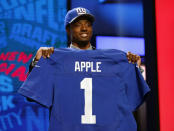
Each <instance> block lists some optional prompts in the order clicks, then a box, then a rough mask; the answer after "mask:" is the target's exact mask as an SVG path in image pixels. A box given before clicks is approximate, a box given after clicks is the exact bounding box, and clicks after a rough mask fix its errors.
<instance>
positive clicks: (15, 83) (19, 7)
mask: <svg viewBox="0 0 174 131" xmlns="http://www.w3.org/2000/svg"><path fill="white" fill-rule="evenodd" d="M66 6H67V3H66V0H63V1H62V0H0V131H47V129H48V120H49V113H48V109H46V108H44V107H42V106H40V105H38V104H36V103H33V102H27V101H26V99H25V98H24V97H23V96H21V95H19V94H18V93H17V90H18V88H19V87H20V86H21V84H22V83H23V81H24V80H25V79H26V77H27V72H28V66H29V64H30V62H31V60H32V58H33V56H34V55H35V52H36V51H37V49H38V48H39V47H40V46H54V47H66V46H67V45H66V43H67V38H66V32H65V29H64V16H65V14H66V11H67V9H66Z"/></svg>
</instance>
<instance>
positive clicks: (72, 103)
mask: <svg viewBox="0 0 174 131" xmlns="http://www.w3.org/2000/svg"><path fill="white" fill-rule="evenodd" d="M149 91H150V89H149V87H148V85H147V84H146V82H145V81H144V79H143V77H142V75H141V73H140V71H139V69H138V68H137V67H136V65H135V64H132V63H129V62H128V60H127V57H126V53H124V52H122V51H119V50H115V49H107V50H76V49H69V48H66V49H55V51H54V53H53V54H52V55H51V57H50V58H49V59H44V58H41V59H40V60H39V62H38V63H37V65H36V66H35V67H34V69H33V70H32V72H31V73H30V74H29V76H28V78H27V79H26V81H25V82H24V83H23V85H22V86H21V88H20V89H19V93H20V94H22V95H24V96H26V97H29V98H31V99H33V100H35V101H36V102H38V103H40V104H41V105H44V106H46V107H48V108H49V109H50V125H49V131H136V130H137V126H136V122H135V119H134V117H133V115H132V112H133V111H134V110H136V108H137V107H138V106H139V105H141V103H142V102H143V101H144V95H145V94H146V93H147V92H149Z"/></svg>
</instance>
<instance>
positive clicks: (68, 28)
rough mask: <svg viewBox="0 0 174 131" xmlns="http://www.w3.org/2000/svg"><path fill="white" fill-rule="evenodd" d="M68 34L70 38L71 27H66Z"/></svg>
mask: <svg viewBox="0 0 174 131" xmlns="http://www.w3.org/2000/svg"><path fill="white" fill-rule="evenodd" d="M66 33H67V34H68V36H70V26H67V27H66Z"/></svg>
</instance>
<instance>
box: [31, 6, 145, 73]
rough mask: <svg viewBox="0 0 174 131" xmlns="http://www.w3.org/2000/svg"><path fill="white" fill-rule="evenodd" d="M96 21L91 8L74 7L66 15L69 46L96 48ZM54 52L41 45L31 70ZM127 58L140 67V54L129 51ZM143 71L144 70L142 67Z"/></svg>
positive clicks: (51, 48) (86, 48)
mask: <svg viewBox="0 0 174 131" xmlns="http://www.w3.org/2000/svg"><path fill="white" fill-rule="evenodd" d="M94 21H95V18H94V16H93V15H92V14H91V13H90V11H89V10H87V9H85V8H80V7H79V8H74V9H72V10H70V11H69V12H68V13H67V15H66V17H65V28H66V32H67V34H68V36H69V39H70V41H71V44H70V47H69V48H75V49H82V50H94V49H95V48H94V47H93V46H92V45H91V43H90V40H91V37H92V33H93V28H92V24H93V22H94ZM53 52H54V48H53V47H41V48H39V49H38V51H37V53H36V56H35V57H34V59H33V61H32V63H31V64H30V68H29V72H31V70H32V68H33V67H34V65H36V63H37V62H38V60H39V59H40V58H41V56H43V57H44V58H49V57H50V55H51V54H52V53H53ZM127 58H128V61H129V62H132V63H136V62H137V65H138V67H140V65H141V58H140V56H138V55H135V54H133V53H130V52H128V53H127ZM140 70H141V72H142V71H143V70H142V69H141V67H140Z"/></svg>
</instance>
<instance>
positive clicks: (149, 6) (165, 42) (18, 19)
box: [0, 0, 174, 131]
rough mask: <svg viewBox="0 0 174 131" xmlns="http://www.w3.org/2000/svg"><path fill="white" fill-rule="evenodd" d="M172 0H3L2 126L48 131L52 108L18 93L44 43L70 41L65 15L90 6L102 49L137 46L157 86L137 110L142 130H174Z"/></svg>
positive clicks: (1, 130) (12, 130)
mask: <svg viewBox="0 0 174 131" xmlns="http://www.w3.org/2000/svg"><path fill="white" fill-rule="evenodd" d="M173 5H174V1H172V0H0V131H47V129H48V124H49V122H48V121H49V111H48V109H46V108H44V107H42V106H40V105H38V104H36V103H32V102H27V101H26V99H25V98H24V97H23V96H21V95H19V94H18V93H17V90H18V88H19V87H20V86H21V84H22V83H23V81H25V79H26V76H27V72H28V66H29V64H30V62H31V61H32V59H33V57H34V55H35V53H36V51H37V49H38V48H39V47H41V46H46V47H52V46H54V47H56V48H65V47H67V46H68V44H69V43H68V40H67V35H66V31H65V28H64V17H65V15H66V12H67V11H68V10H69V9H72V8H75V7H84V8H87V9H89V10H90V11H91V13H92V14H93V15H94V16H95V19H96V21H95V23H94V25H93V29H94V30H93V37H92V40H91V43H92V44H93V46H95V47H96V48H97V49H108V48H110V49H113V48H114V49H119V50H123V51H125V52H127V51H131V52H132V53H135V54H138V55H140V56H141V59H142V65H141V66H142V68H143V69H144V72H143V76H144V79H145V80H146V81H147V83H148V85H149V87H150V88H151V93H150V94H148V96H147V98H146V102H145V103H144V104H143V105H141V107H140V108H139V109H138V110H137V111H136V112H134V115H135V118H136V121H137V124H138V131H159V130H160V131H174V124H173V122H172V121H173V119H174V112H173V111H174V102H173V100H174V95H173V94H174V80H173V74H174V70H173V68H174V67H173V65H174V62H173V53H172V52H173V50H174V44H173V30H174V26H173V25H174V15H173V12H174V9H173Z"/></svg>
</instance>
